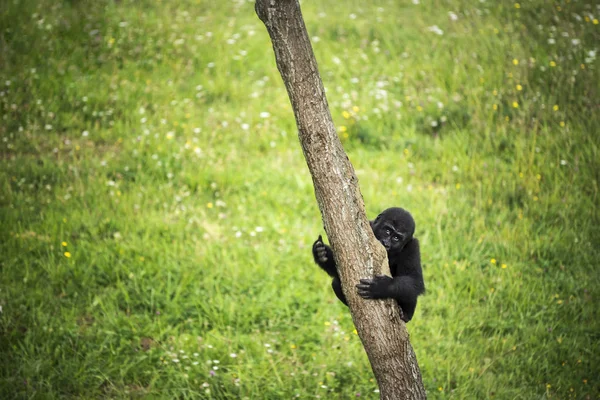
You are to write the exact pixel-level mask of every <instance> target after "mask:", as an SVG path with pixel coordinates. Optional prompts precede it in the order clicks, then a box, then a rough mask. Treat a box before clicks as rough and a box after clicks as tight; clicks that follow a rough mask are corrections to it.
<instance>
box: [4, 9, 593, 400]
mask: <svg viewBox="0 0 600 400" xmlns="http://www.w3.org/2000/svg"><path fill="white" fill-rule="evenodd" d="M303 12H304V17H305V20H306V24H307V28H308V30H309V34H310V36H311V37H312V38H313V46H314V49H315V53H316V56H317V60H318V62H319V68H320V72H321V76H322V78H323V81H324V84H325V86H326V87H327V89H328V91H327V95H328V101H329V105H330V108H331V112H332V114H333V117H334V120H335V123H336V125H337V126H338V127H339V132H340V137H341V138H342V141H343V143H344V145H345V147H346V150H347V151H348V154H349V157H350V159H351V161H352V162H353V164H354V167H355V168H356V170H357V175H358V177H359V180H360V185H361V190H362V193H363V195H364V198H365V203H366V205H367V210H368V214H369V216H370V217H374V216H375V215H376V214H377V213H378V212H379V211H381V210H382V209H384V208H386V207H389V206H402V207H405V208H407V209H409V210H410V211H411V212H412V213H413V215H414V217H415V219H416V221H417V236H418V237H419V239H420V241H421V245H422V261H423V264H424V273H425V281H426V286H427V294H426V295H425V296H423V297H422V298H421V300H420V303H419V306H418V308H417V312H416V315H415V318H414V320H413V321H412V322H411V323H410V324H409V325H408V329H409V332H410V334H411V342H412V344H413V347H414V349H415V352H416V354H417V357H418V360H419V364H420V366H421V371H422V374H423V379H424V383H425V386H426V389H427V391H428V394H429V397H430V398H433V399H435V398H455V399H486V398H498V399H540V398H559V399H569V398H573V399H588V398H589V399H591V398H598V396H600V383H599V382H598V376H600V345H599V343H600V334H599V332H600V324H599V323H598V322H597V321H599V320H600V313H599V311H598V309H599V302H598V298H599V283H600V275H599V274H598V260H599V259H600V250H599V249H598V244H599V243H600V228H599V226H600V216H599V213H598V204H599V203H600V199H599V184H598V183H599V178H600V154H599V147H600V113H599V112H598V104H599V103H600V102H599V94H600V93H599V92H600V90H599V89H600V87H599V85H600V84H599V82H600V72H599V71H600V68H599V67H600V65H599V63H598V59H597V58H596V55H595V54H596V53H595V52H596V51H597V50H599V49H598V43H600V25H599V24H598V20H597V18H599V17H600V9H598V7H597V5H595V4H594V2H592V1H574V0H571V1H566V2H565V1H560V2H553V3H550V2H545V1H542V0H534V1H531V2H526V3H525V2H524V3H521V4H515V3H514V2H508V1H502V2H493V1H486V2H480V1H470V2H468V1H461V0H449V1H432V2H429V1H424V0H421V4H413V3H412V2H404V1H403V2H397V1H393V0H388V1H376V2H374V3H369V2H359V1H349V2H344V3H343V4H342V3H340V2H335V1H329V0H328V1H319V2H317V1H314V2H307V1H304V2H303ZM449 12H452V13H454V14H455V15H456V17H457V19H456V20H454V19H453V18H452V17H453V14H449ZM434 25H436V26H437V27H438V28H437V29H439V30H441V31H443V34H441V35H439V34H437V33H436V32H434V31H435V30H436V29H435V28H431V27H432V26H434ZM0 27H1V30H0V54H1V55H0V87H1V88H0V120H1V122H0V136H1V142H0V218H1V228H0V250H1V254H2V257H0V272H1V274H0V306H2V309H1V311H0V359H1V360H2V362H1V363H0V398H3V399H5V398H6V399H9V398H99V397H101V398H131V397H149V398H206V399H240V398H248V399H280V398H292V397H294V396H298V397H300V398H316V397H320V398H338V399H349V398H355V397H356V396H358V394H360V397H361V398H369V399H374V398H378V395H377V393H375V392H374V390H375V389H376V384H375V382H374V379H373V376H372V372H371V370H370V367H369V364H368V361H367V358H366V356H365V354H364V350H363V348H362V346H361V344H360V341H359V339H358V337H357V336H356V335H355V334H354V333H353V331H354V327H353V325H352V321H351V318H350V316H349V313H348V311H347V310H346V309H345V307H344V306H343V305H342V304H340V303H339V302H338V301H337V300H336V299H335V296H334V295H333V293H332V292H331V289H330V287H329V280H328V278H327V276H326V275H325V274H324V273H323V272H322V271H319V270H318V268H317V267H316V266H315V265H314V264H313V262H312V260H311V254H310V246H311V244H312V242H313V241H314V240H315V239H316V237H317V236H318V235H319V234H321V233H323V228H322V224H321V220H320V215H319V210H318V208H317V205H316V201H315V199H314V195H313V189H312V181H311V177H310V175H309V173H308V170H307V168H306V164H305V161H304V159H303V156H302V152H301V149H300V146H299V143H298V139H297V136H296V128H295V122H294V120H293V113H292V110H291V107H290V106H289V101H288V99H287V94H286V92H285V89H284V85H283V83H282V82H281V78H280V77H279V73H278V71H277V68H276V66H275V61H274V58H273V52H272V49H271V44H270V42H269V39H268V36H267V33H266V30H265V28H264V26H262V24H261V23H260V21H259V20H258V18H257V17H256V15H255V14H254V10H253V3H252V2H244V1H228V2H210V1H195V2H194V1H178V2H176V1H135V2H134V1H128V0H123V1H119V2H91V1H83V0H81V1H77V0H71V1H48V0H38V1H33V0H9V1H3V2H1V4H0ZM430 28H431V29H430ZM317 38H318V39H317ZM552 42H553V43H552ZM267 113H268V114H267Z"/></svg>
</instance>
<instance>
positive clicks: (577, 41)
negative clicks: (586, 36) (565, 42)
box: [571, 39, 580, 46]
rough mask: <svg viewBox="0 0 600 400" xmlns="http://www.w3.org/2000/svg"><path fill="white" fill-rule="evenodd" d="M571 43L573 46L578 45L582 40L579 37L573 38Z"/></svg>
mask: <svg viewBox="0 0 600 400" xmlns="http://www.w3.org/2000/svg"><path fill="white" fill-rule="evenodd" d="M571 43H572V44H573V46H577V45H579V43H580V40H579V39H573V40H571Z"/></svg>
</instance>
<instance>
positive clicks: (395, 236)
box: [392, 235, 400, 242]
mask: <svg viewBox="0 0 600 400" xmlns="http://www.w3.org/2000/svg"><path fill="white" fill-rule="evenodd" d="M392 240H393V241H394V242H399V241H400V236H398V235H394V237H393V238H392Z"/></svg>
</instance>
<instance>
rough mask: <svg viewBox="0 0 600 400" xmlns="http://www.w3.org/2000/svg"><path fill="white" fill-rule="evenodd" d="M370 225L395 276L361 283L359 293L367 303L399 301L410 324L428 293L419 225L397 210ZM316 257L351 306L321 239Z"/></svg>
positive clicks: (342, 298) (381, 277)
mask: <svg viewBox="0 0 600 400" xmlns="http://www.w3.org/2000/svg"><path fill="white" fill-rule="evenodd" d="M370 223H371V229H373V233H374V234H375V237H376V238H377V240H379V242H380V243H381V244H382V245H383V247H385V250H386V251H387V256H388V260H389V266H390V271H391V273H392V276H391V277H389V276H385V275H377V276H374V277H373V279H361V280H360V283H359V284H358V285H356V289H357V291H358V294H359V295H360V296H361V297H363V298H365V299H388V298H391V299H395V300H396V302H397V303H398V305H399V306H400V309H401V311H402V313H401V314H402V319H403V320H404V321H405V322H408V321H410V320H411V319H412V317H413V314H414V313H415V308H416V307H417V297H418V296H419V295H420V294H422V293H423V292H425V283H424V282H423V271H422V270H421V255H420V252H419V241H418V240H417V238H415V237H413V235H414V233H415V221H414V220H413V217H412V216H411V215H410V213H409V212H408V211H406V210H404V209H402V208H398V207H394V208H388V209H387V210H385V211H383V212H382V213H381V214H379V215H378V216H377V218H375V220H374V221H370ZM313 257H314V259H315V262H316V263H317V264H318V265H319V266H320V267H321V268H323V269H324V270H325V272H327V273H328V274H329V276H331V277H332V278H333V281H332V282H331V286H332V288H333V291H334V292H335V294H336V295H337V297H338V299H340V300H341V301H342V302H343V303H344V304H346V305H348V303H347V302H346V298H345V297H344V293H343V292H342V283H341V281H340V277H339V275H338V272H337V268H336V265H335V260H334V259H333V251H332V250H331V247H329V246H327V245H326V244H324V243H323V238H322V237H321V236H319V238H318V239H317V241H316V242H315V243H314V244H313Z"/></svg>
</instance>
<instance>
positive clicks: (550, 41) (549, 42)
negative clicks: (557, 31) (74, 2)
mask: <svg viewBox="0 0 600 400" xmlns="http://www.w3.org/2000/svg"><path fill="white" fill-rule="evenodd" d="M555 43H556V40H554V38H549V39H548V44H555Z"/></svg>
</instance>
